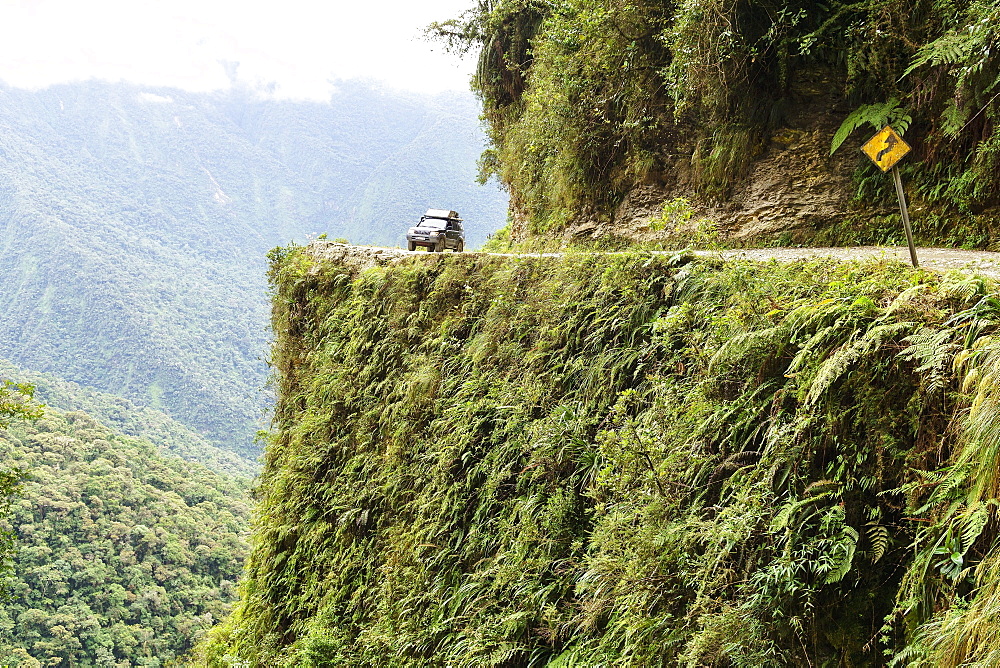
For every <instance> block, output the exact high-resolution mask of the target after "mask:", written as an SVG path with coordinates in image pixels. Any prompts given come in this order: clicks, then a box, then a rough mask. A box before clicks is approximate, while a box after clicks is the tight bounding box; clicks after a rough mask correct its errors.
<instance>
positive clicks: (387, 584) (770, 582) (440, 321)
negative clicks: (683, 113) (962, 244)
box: [202, 245, 1000, 667]
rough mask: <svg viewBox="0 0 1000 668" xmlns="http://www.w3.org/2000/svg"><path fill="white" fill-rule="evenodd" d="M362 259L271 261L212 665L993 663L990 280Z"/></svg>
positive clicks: (674, 264)
mask: <svg viewBox="0 0 1000 668" xmlns="http://www.w3.org/2000/svg"><path fill="white" fill-rule="evenodd" d="M363 255H364V260H363V261H362V262H356V261H355V258H358V257H361V256H360V255H359V254H357V253H356V252H355V251H350V252H348V251H343V250H341V249H336V248H333V247H332V245H328V246H327V247H326V248H323V249H319V250H317V249H316V248H315V247H313V248H311V249H302V248H291V249H285V250H282V251H278V252H275V253H273V254H272V262H273V264H272V269H271V280H272V284H273V287H274V302H273V308H274V310H273V325H274V331H275V337H276V338H275V344H274V351H273V363H274V365H275V368H276V371H277V385H278V392H279V403H278V406H277V409H276V420H275V429H274V433H273V436H272V440H271V442H270V443H269V445H268V447H267V452H266V462H265V470H264V473H263V475H262V478H261V484H260V488H259V490H258V492H257V496H258V499H259V508H258V519H257V523H256V528H255V532H254V535H253V554H252V556H251V558H250V560H249V563H248V567H247V571H246V575H245V580H244V582H243V585H242V600H241V603H240V607H239V609H238V610H237V612H236V613H235V614H234V615H233V617H231V618H230V619H229V620H227V621H226V623H225V624H223V625H222V626H221V627H219V628H217V629H216V630H215V631H214V632H213V634H212V636H211V638H210V640H209V641H208V642H207V643H206V644H205V645H204V646H203V648H202V652H203V656H204V658H205V661H206V662H207V663H209V664H210V665H219V666H221V665H225V661H227V660H232V659H233V658H234V657H235V658H237V659H239V660H245V661H249V662H250V663H251V664H252V665H267V666H301V665H331V666H332V665H337V666H373V665H379V666H381V665H387V666H435V665H439V666H477V667H478V666H546V665H547V666H598V665H614V666H636V667H639V666H642V667H648V666H673V665H692V666H697V665H720V666H722V665H822V664H823V663H825V662H830V661H840V662H841V663H843V664H844V665H879V664H882V663H884V662H885V661H886V660H887V659H886V657H892V656H895V657H898V660H899V661H900V662H902V663H909V662H911V661H915V662H917V663H920V662H923V663H926V664H929V665H959V664H960V663H962V662H963V661H969V662H975V661H982V662H986V663H989V661H990V657H995V656H996V654H997V653H998V652H1000V632H998V631H997V628H996V625H995V623H994V621H993V620H995V619H996V618H997V615H1000V609H998V608H1000V591H998V589H1000V578H997V574H998V572H1000V549H998V547H997V541H996V539H997V536H998V528H1000V522H998V517H997V507H998V496H1000V473H998V471H1000V467H998V462H1000V438H998V436H997V434H1000V418H998V417H997V416H998V415H1000V411H998V410H996V407H997V405H998V401H1000V390H998V388H997V385H996V383H995V382H994V381H993V379H994V378H995V377H996V375H995V374H996V373H997V372H998V371H1000V369H998V366H1000V344H998V343H997V342H996V341H995V340H994V338H993V334H994V332H995V330H996V329H997V323H1000V300H998V299H997V298H996V293H995V290H994V287H993V286H992V285H991V284H989V283H987V282H986V281H984V280H983V279H981V278H977V277H973V276H965V275H962V274H958V273H952V274H946V275H944V276H941V275H939V274H937V273H934V272H928V271H923V270H914V269H911V268H908V267H906V266H904V265H901V264H899V263H898V262H895V261H886V260H882V261H877V260H869V261H864V262H857V261H852V262H840V261H836V260H831V259H822V258H819V259H812V260H804V261H792V262H787V263H778V262H751V261H743V260H733V261H723V260H721V259H718V258H711V257H710V258H698V257H693V256H691V255H676V254H675V255H653V254H648V253H646V254H628V253H623V254H608V255H582V254H581V255H566V256H549V257H540V256H520V257H502V256H491V255H486V254H462V255H459V254H446V255H445V254H417V253H406V252H404V251H398V252H387V251H385V250H382V252H377V250H371V251H365V252H364V254H363ZM225 657H229V658H228V659H227V658H225Z"/></svg>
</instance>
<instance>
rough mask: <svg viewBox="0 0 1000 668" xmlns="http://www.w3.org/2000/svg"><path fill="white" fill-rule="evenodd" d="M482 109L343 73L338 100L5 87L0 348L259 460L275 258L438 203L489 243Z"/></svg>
mask: <svg viewBox="0 0 1000 668" xmlns="http://www.w3.org/2000/svg"><path fill="white" fill-rule="evenodd" d="M476 115H477V110H476V105H475V102H474V100H473V99H472V97H471V95H468V96H457V97H455V96H448V97H436V98H430V97H420V96H415V95H404V94H397V93H392V92H387V91H381V90H376V89H373V88H372V87H370V86H367V85H363V84H358V83H351V82H346V83H341V84H340V87H339V90H338V91H337V93H336V95H334V97H333V98H332V99H331V101H330V103H329V104H320V103H305V102H289V101H277V100H269V99H262V98H260V97H258V96H255V95H254V94H252V93H251V92H249V91H246V90H234V91H230V92H227V93H211V94H195V93H187V92H183V91H177V90H171V89H149V88H144V87H138V86H134V85H129V84H108V83H100V82H88V83H81V84H72V85H63V86H55V87H52V88H49V89H45V90H42V91H37V92H29V91H23V90H19V89H13V88H9V87H0V308H2V309H3V312H4V314H5V317H4V318H3V319H2V321H0V356H2V357H6V358H8V359H10V360H11V361H12V362H14V363H16V364H19V365H21V366H23V367H26V368H31V369H35V370H38V371H43V372H50V373H54V374H56V375H58V376H59V377H61V378H65V379H67V380H71V381H75V382H79V383H81V384H84V385H88V386H91V387H94V388H97V389H100V390H102V391H105V392H110V393H112V394H116V395H120V396H123V397H126V398H128V399H130V400H133V401H135V402H137V403H139V404H142V405H146V406H149V407H151V408H154V409H158V410H162V411H164V412H165V413H167V414H168V415H170V416H171V417H173V418H175V419H177V420H179V421H181V422H182V423H184V424H185V425H187V426H188V427H191V428H192V429H195V430H196V431H198V432H199V433H201V434H202V435H204V436H205V437H207V438H208V439H210V440H211V441H212V442H213V443H215V444H216V445H219V446H221V447H225V448H227V449H232V450H236V451H239V452H240V453H241V454H242V455H244V456H247V457H250V458H253V457H255V456H256V447H255V446H253V445H252V444H251V442H250V435H251V434H252V433H253V432H254V431H255V429H256V428H257V427H258V426H261V422H262V420H261V416H262V415H263V411H264V406H265V405H266V404H267V403H268V397H267V394H266V393H265V392H262V391H261V388H262V387H263V385H264V383H265V379H266V367H265V363H264V360H263V357H264V355H265V353H264V350H265V348H266V341H267V337H268V334H267V328H266V319H267V305H266V300H265V290H266V288H265V281H264V271H265V261H264V256H265V254H266V252H267V250H269V249H270V248H272V247H274V246H276V245H279V244H285V243H288V242H289V241H293V240H303V241H304V240H305V239H306V238H307V237H309V236H311V235H316V234H319V233H326V234H328V236H329V237H331V238H337V237H347V238H349V239H350V240H351V241H352V242H355V243H378V244H387V245H395V244H398V243H400V240H401V239H402V234H403V232H405V227H406V225H407V222H408V221H410V220H413V219H414V218H415V217H416V216H418V215H419V214H420V213H421V212H422V210H423V209H424V208H426V207H428V206H445V207H449V208H454V209H457V210H458V211H460V212H461V213H462V214H463V216H464V218H465V219H466V220H467V221H468V224H467V229H468V238H469V243H470V245H476V244H478V243H481V242H482V241H483V240H484V239H485V238H486V236H487V235H488V234H489V233H490V232H492V231H493V230H495V229H498V228H499V227H500V226H502V224H503V223H504V216H505V212H506V199H505V196H504V195H503V194H502V193H501V192H500V191H499V190H497V189H496V188H495V187H492V186H487V187H481V186H478V185H476V183H475V169H476V168H475V161H476V158H477V157H478V154H479V152H480V151H481V148H482V138H481V135H480V134H479V130H478V121H477V118H476Z"/></svg>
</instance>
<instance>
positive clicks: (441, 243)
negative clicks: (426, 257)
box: [434, 239, 444, 253]
mask: <svg viewBox="0 0 1000 668" xmlns="http://www.w3.org/2000/svg"><path fill="white" fill-rule="evenodd" d="M434 250H436V251H437V252H438V253H443V252H444V239H441V240H440V241H438V242H437V247H436V248H435V249H434Z"/></svg>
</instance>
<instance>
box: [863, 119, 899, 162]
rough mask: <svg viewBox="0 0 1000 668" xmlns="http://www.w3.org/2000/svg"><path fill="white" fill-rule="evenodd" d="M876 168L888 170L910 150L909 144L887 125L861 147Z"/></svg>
mask: <svg viewBox="0 0 1000 668" xmlns="http://www.w3.org/2000/svg"><path fill="white" fill-rule="evenodd" d="M861 150H862V151H864V152H865V155H867V156H868V157H869V158H871V159H872V162H874V163H875V164H876V165H878V168H879V169H881V170H882V171H883V172H888V171H889V170H890V169H892V168H893V166H894V165H895V164H896V163H897V162H899V161H900V160H901V159H902V158H903V156H904V155H906V154H907V153H909V152H910V145H909V144H907V143H906V142H905V141H903V138H902V137H900V136H899V135H898V134H896V131H895V130H893V129H892V128H891V127H889V126H888V125H887V126H885V127H884V128H882V129H881V130H879V132H878V134H877V135H875V136H874V137H872V138H871V139H869V140H868V142H867V143H866V144H865V145H864V146H862V147H861Z"/></svg>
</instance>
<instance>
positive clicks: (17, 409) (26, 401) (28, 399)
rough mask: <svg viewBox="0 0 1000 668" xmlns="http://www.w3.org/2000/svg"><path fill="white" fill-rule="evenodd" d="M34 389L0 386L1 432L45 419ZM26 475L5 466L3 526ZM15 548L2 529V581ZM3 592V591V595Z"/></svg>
mask: <svg viewBox="0 0 1000 668" xmlns="http://www.w3.org/2000/svg"><path fill="white" fill-rule="evenodd" d="M33 394H34V388H32V387H31V386H30V385H26V384H24V383H15V382H13V381H11V380H3V381H2V382H0V428H6V427H7V426H9V425H10V422H11V420H14V419H29V420H30V419H35V418H37V417H40V416H41V409H40V407H39V406H38V404H37V403H36V402H34V401H33ZM23 480H24V471H22V470H21V469H19V468H17V467H16V466H10V463H9V462H4V468H0V524H2V523H6V522H7V521H8V518H9V517H10V504H11V502H12V501H13V500H14V498H15V497H16V496H17V495H18V494H20V492H21V482H22V481H23ZM13 547H14V533H13V532H12V531H10V530H9V529H8V528H6V527H0V577H2V576H4V575H6V574H7V573H9V572H10V568H11V563H10V560H11V554H12V552H13ZM2 594H3V592H2V590H0V595H2Z"/></svg>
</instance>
